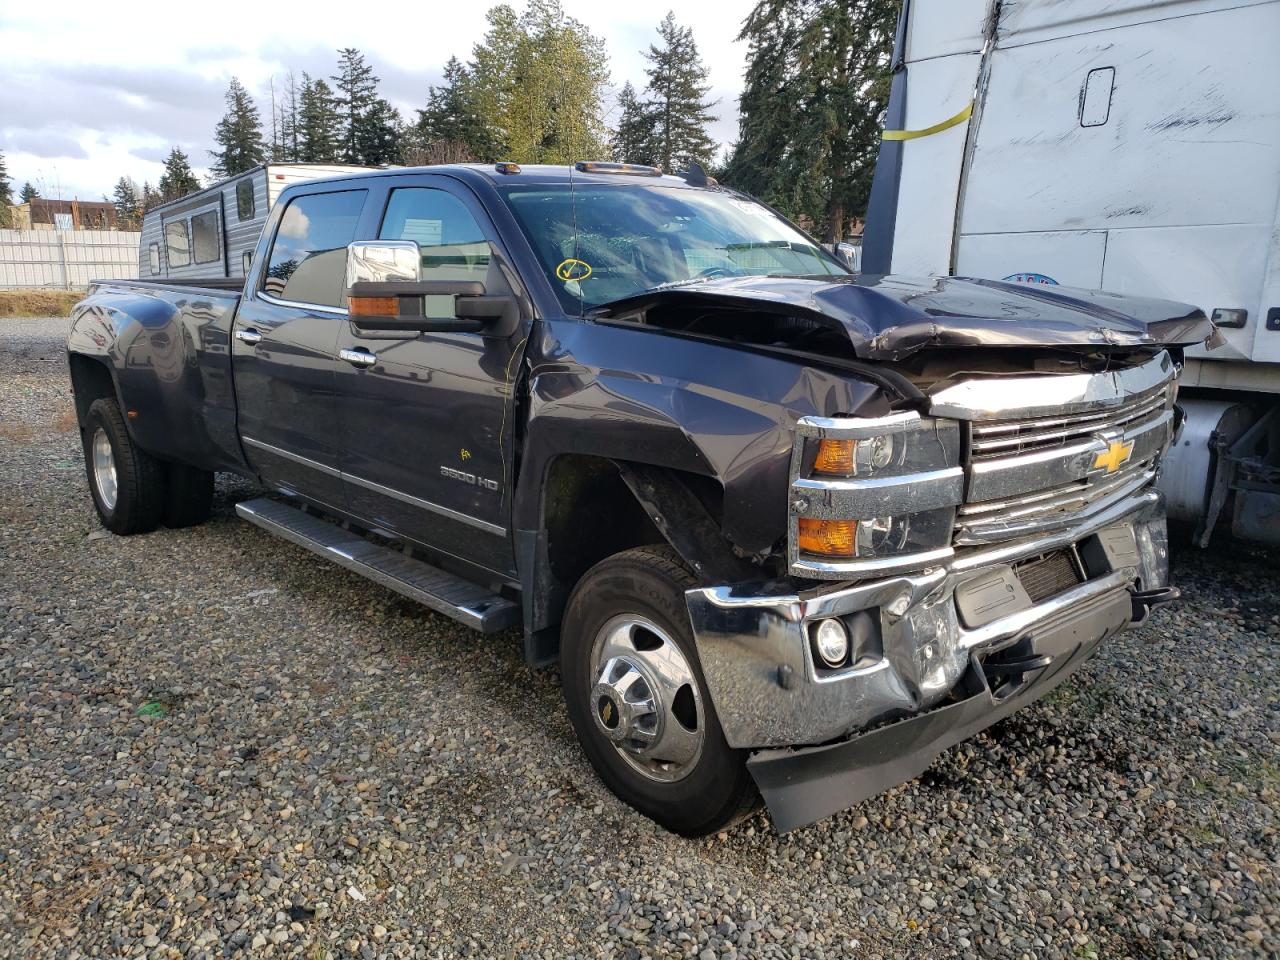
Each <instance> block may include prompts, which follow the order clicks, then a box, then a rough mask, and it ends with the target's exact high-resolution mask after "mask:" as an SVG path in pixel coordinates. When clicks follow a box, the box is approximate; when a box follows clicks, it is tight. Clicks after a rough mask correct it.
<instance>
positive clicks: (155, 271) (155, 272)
mask: <svg viewBox="0 0 1280 960" xmlns="http://www.w3.org/2000/svg"><path fill="white" fill-rule="evenodd" d="M150 253H151V275H152V276H153V277H155V276H159V275H160V244H158V243H153V244H151V251H150Z"/></svg>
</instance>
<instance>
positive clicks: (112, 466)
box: [92, 427, 118, 510]
mask: <svg viewBox="0 0 1280 960" xmlns="http://www.w3.org/2000/svg"><path fill="white" fill-rule="evenodd" d="M92 450H93V483H94V486H96V487H97V488H98V499H99V500H101V501H102V505H103V507H105V508H106V509H107V510H114V509H115V508H116V496H117V493H118V487H117V485H116V457H115V454H114V453H113V452H112V450H111V440H110V438H109V437H108V436H107V431H105V430H103V429H102V428H101V427H99V428H98V429H97V430H95V431H94V434H93V447H92Z"/></svg>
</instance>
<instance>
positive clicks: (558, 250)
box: [505, 183, 849, 315]
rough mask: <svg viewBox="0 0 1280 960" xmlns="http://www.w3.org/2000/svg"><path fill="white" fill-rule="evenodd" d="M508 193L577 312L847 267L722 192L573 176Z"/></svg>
mask: <svg viewBox="0 0 1280 960" xmlns="http://www.w3.org/2000/svg"><path fill="white" fill-rule="evenodd" d="M575 191H576V194H575ZM505 193H506V196H507V201H508V203H509V204H510V206H511V209H512V210H513V211H514V213H515V215H516V219H517V220H518V221H519V222H520V226H521V228H522V229H523V230H524V232H525V235H526V236H527V237H528V238H529V242H530V244H532V246H533V248H534V250H536V251H537V254H538V258H539V259H540V260H541V262H542V267H543V269H544V270H545V271H546V273H547V277H548V278H549V279H550V281H551V285H552V287H553V288H554V289H555V291H556V294H557V296H559V297H560V302H561V303H562V304H563V305H564V308H565V310H567V311H568V312H569V313H571V314H574V315H577V314H579V313H581V312H582V310H584V309H590V308H592V307H598V306H600V305H601V304H605V303H609V302H610V301H613V300H620V299H622V298H624V297H631V296H635V295H636V294H638V293H644V292H645V291H648V290H654V289H656V288H658V287H664V286H668V285H672V284H685V283H690V282H694V281H697V280H703V279H711V278H715V277H746V276H813V275H815V274H817V275H844V274H847V273H849V270H848V269H847V268H846V267H845V266H843V265H842V264H841V263H840V262H839V261H837V260H836V259H835V258H834V257H832V256H831V255H830V254H828V253H827V252H826V251H825V250H823V249H822V248H820V247H816V246H814V245H813V243H812V242H810V241H809V240H808V238H806V237H805V236H804V234H802V233H800V232H799V231H798V230H796V229H795V227H792V226H791V225H790V224H788V223H787V222H786V221H785V220H783V219H781V218H780V217H779V216H778V215H777V214H775V213H774V212H773V211H771V210H770V209H769V208H768V207H765V206H763V205H761V204H759V203H755V202H754V201H751V200H747V199H745V198H742V197H737V196H734V195H733V194H731V193H729V192H727V191H724V190H689V189H683V188H679V187H674V188H673V187H663V186H654V185H649V184H631V183H628V184H619V185H614V184H599V183H590V184H581V183H579V184H575V185H574V186H573V187H572V188H571V187H570V185H569V184H567V183H566V184H552V185H537V186H533V185H531V186H528V187H523V186H518V185H515V186H511V187H508V188H506V190H505Z"/></svg>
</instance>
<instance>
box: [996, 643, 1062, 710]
mask: <svg viewBox="0 0 1280 960" xmlns="http://www.w3.org/2000/svg"><path fill="white" fill-rule="evenodd" d="M1052 662H1053V657H1050V656H1047V655H1045V654H1036V653H1031V654H1028V655H1025V656H1004V657H1001V656H999V655H998V654H997V655H996V656H995V657H988V658H987V659H986V660H984V661H983V663H982V672H983V673H984V674H986V678H987V686H988V688H989V689H990V690H991V696H992V697H993V698H995V699H996V700H1003V699H1005V698H1006V697H1008V696H1009V695H1010V694H1011V693H1015V692H1016V691H1018V690H1021V689H1022V687H1023V686H1024V684H1025V681H1026V679H1027V675H1028V674H1031V673H1039V672H1040V671H1041V670H1043V669H1044V668H1045V667H1047V666H1049V664H1051V663H1052Z"/></svg>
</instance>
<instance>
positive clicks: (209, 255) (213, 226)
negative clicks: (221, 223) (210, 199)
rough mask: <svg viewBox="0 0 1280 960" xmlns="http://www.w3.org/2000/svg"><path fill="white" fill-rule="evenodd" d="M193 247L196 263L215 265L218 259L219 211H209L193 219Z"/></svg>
mask: <svg viewBox="0 0 1280 960" xmlns="http://www.w3.org/2000/svg"><path fill="white" fill-rule="evenodd" d="M191 246H192V248H193V251H194V253H195V260H196V263H213V262H214V261H215V260H217V259H218V256H219V250H218V211H217V210H209V211H208V212H206V213H199V214H196V215H195V216H194V217H192V218H191Z"/></svg>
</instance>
